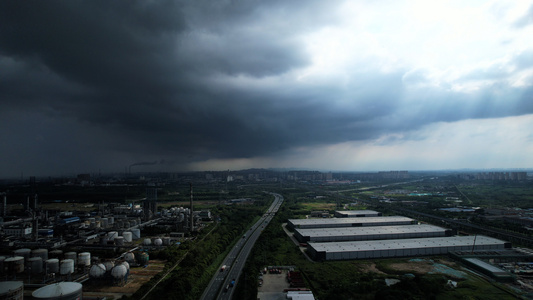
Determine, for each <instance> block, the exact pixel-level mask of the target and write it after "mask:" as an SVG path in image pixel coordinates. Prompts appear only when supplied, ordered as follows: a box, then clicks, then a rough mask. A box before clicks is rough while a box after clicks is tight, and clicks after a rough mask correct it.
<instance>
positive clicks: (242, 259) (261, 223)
mask: <svg viewBox="0 0 533 300" xmlns="http://www.w3.org/2000/svg"><path fill="white" fill-rule="evenodd" d="M271 195H273V196H274V198H275V199H274V202H272V205H271V206H270V207H269V209H268V210H267V211H266V212H265V214H264V215H263V216H261V218H259V220H258V221H257V222H256V223H255V224H254V225H253V226H252V227H250V229H249V230H248V231H247V232H246V233H245V234H244V235H243V237H242V238H241V239H240V240H239V241H238V242H237V243H236V245H235V246H234V247H233V249H231V251H230V253H229V254H228V255H227V256H226V258H224V261H223V262H222V264H221V265H220V267H219V268H218V270H217V272H216V273H215V274H214V275H213V278H212V279H211V281H210V282H209V285H208V286H207V288H206V289H205V291H204V293H203V294H202V297H201V298H200V299H202V300H215V299H231V297H232V296H233V290H234V286H235V285H237V284H238V282H237V281H238V279H239V276H240V275H241V272H242V269H243V268H244V264H245V263H246V259H248V255H250V252H251V251H252V248H253V246H254V244H255V242H256V241H257V239H258V238H259V235H261V232H262V231H263V229H264V228H265V227H266V226H267V225H268V224H269V223H270V221H271V220H272V218H273V217H274V215H275V214H276V212H277V211H278V210H279V207H280V206H281V204H282V202H283V196H281V195H279V194H274V193H271ZM223 265H226V269H225V270H224V271H221V268H222V266H223ZM232 281H235V283H234V284H233V285H234V286H232V284H231V282H232Z"/></svg>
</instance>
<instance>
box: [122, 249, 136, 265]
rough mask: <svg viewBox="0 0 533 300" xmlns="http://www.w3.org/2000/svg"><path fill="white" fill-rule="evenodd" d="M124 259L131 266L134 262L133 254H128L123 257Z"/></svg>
mask: <svg viewBox="0 0 533 300" xmlns="http://www.w3.org/2000/svg"><path fill="white" fill-rule="evenodd" d="M124 259H125V260H126V261H127V262H129V263H130V264H132V263H134V262H135V254H133V252H128V253H126V254H125V255H124Z"/></svg>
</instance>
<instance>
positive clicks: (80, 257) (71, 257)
mask: <svg viewBox="0 0 533 300" xmlns="http://www.w3.org/2000/svg"><path fill="white" fill-rule="evenodd" d="M90 265H91V254H90V253H89V252H82V253H76V252H66V253H63V251H61V250H52V251H48V249H35V250H31V249H26V248H22V249H17V250H15V251H13V256H11V257H6V256H0V274H2V275H5V276H8V277H9V276H11V277H14V276H17V274H20V273H23V272H25V271H26V272H28V273H30V274H34V275H37V274H43V273H44V274H52V273H53V274H58V275H70V274H73V273H75V272H76V269H79V270H80V271H83V270H84V269H85V268H86V267H89V266H90Z"/></svg>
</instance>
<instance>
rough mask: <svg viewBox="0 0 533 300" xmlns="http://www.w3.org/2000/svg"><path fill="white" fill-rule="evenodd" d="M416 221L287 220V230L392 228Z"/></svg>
mask: <svg viewBox="0 0 533 300" xmlns="http://www.w3.org/2000/svg"><path fill="white" fill-rule="evenodd" d="M415 223H416V221H415V220H413V219H411V218H407V217H402V216H389V217H365V218H332V219H289V220H288V221H287V227H288V228H289V229H292V230H294V229H296V228H301V229H308V228H339V227H364V226H393V225H411V224H415Z"/></svg>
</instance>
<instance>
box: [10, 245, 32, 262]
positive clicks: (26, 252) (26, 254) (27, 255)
mask: <svg viewBox="0 0 533 300" xmlns="http://www.w3.org/2000/svg"><path fill="white" fill-rule="evenodd" d="M13 256H22V257H24V261H25V262H28V259H30V257H31V249H28V248H22V249H17V250H15V251H13Z"/></svg>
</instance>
